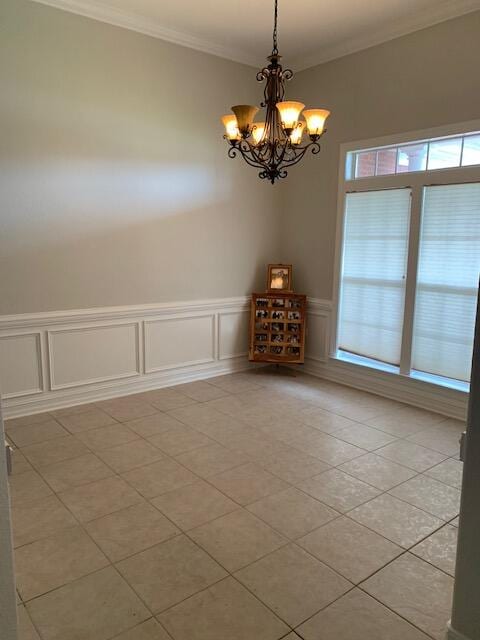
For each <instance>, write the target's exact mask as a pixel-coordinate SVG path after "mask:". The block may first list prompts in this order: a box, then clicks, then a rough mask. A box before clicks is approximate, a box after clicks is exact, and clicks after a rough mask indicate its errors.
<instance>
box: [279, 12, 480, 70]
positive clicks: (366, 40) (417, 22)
mask: <svg viewBox="0 0 480 640" xmlns="http://www.w3.org/2000/svg"><path fill="white" fill-rule="evenodd" d="M478 10H480V0H443V1H442V2H438V3H437V4H436V5H435V7H433V8H430V9H428V10H424V11H416V12H415V13H412V14H410V15H408V16H405V17H404V18H403V19H400V20H397V21H396V22H395V24H392V25H389V26H388V27H386V28H385V29H381V30H379V32H378V33H376V34H371V33H370V34H365V35H363V34H362V35H360V36H359V37H358V38H352V39H351V40H348V42H341V43H338V44H335V45H332V46H330V47H323V48H322V49H320V50H318V51H316V52H314V53H311V54H308V55H305V56H298V57H293V59H290V60H289V66H291V67H294V68H295V69H296V70H297V71H304V70H306V69H309V68H311V67H315V66H317V65H319V64H323V63H325V62H330V61H332V60H336V59H337V58H343V57H344V56H347V55H350V54H352V53H357V52H358V51H364V50H365V49H370V47H375V46H377V45H379V44H383V43H384V42H389V41H390V40H395V38H401V37H402V36H406V35H408V34H410V33H415V31H421V30H422V29H426V28H428V27H433V26H434V25H436V24H440V23H441V22H445V21H447V20H451V19H453V18H458V17H460V16H462V15H465V14H467V13H471V12H473V11H478Z"/></svg>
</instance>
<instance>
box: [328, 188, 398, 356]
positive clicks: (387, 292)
mask: <svg viewBox="0 0 480 640" xmlns="http://www.w3.org/2000/svg"><path fill="white" fill-rule="evenodd" d="M409 220H410V189H390V190H382V191H369V192H364V193H349V194H347V195H346V203H345V227H344V246H343V261H342V272H341V293H340V307H339V325H338V326H339V343H338V347H339V349H341V350H343V351H348V352H350V353H354V354H358V355H361V356H365V357H368V358H373V359H375V360H380V361H382V362H386V363H389V364H393V365H398V364H399V362H400V351H401V341H402V327H403V311H404V298H405V273H406V263H407V252H408V233H409Z"/></svg>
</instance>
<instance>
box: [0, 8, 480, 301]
mask: <svg viewBox="0 0 480 640" xmlns="http://www.w3.org/2000/svg"><path fill="white" fill-rule="evenodd" d="M0 24H1V25H2V33H1V38H0V83H1V84H0V86H1V87H2V91H1V92H0V119H1V122H2V125H3V126H2V135H1V136H0V269H1V274H2V278H1V280H0V314H6V313H19V312H29V311H45V310H59V309H71V308H87V307H98V306H100V307H103V306H110V305H127V304H137V303H138V304H140V303H148V302H162V301H178V300H191V299H202V298H212V297H227V296H236V295H243V294H246V293H248V292H249V291H251V290H252V289H255V288H258V287H263V286H264V278H265V264H266V263H268V262H269V261H277V260H278V259H282V260H283V261H285V262H292V263H293V264H294V268H295V271H294V280H295V287H296V289H297V290H301V291H305V292H306V293H308V294H309V295H312V296H315V297H319V298H327V299H330V298H331V296H332V282H333V262H334V245H335V220H336V197H337V183H338V157H339V145H340V143H341V142H350V141H353V140H356V139H365V138H370V137H376V136H382V135H388V134H389V133H396V132H405V131H412V130H415V129H422V128H427V127H432V126H436V125H441V124H444V123H445V124H446V123H452V122H458V121H462V120H470V119H473V118H478V117H479V115H480V111H479V105H480V80H479V78H480V76H479V75H478V70H477V64H478V60H479V59H480V38H478V34H479V33H480V12H476V13H471V14H468V15H466V16H464V17H461V18H458V19H456V20H451V21H449V22H445V23H443V24H440V25H437V26H435V27H432V28H430V29H426V30H423V31H419V32H417V33H414V34H411V35H409V36H405V37H403V38H399V39H397V40H394V41H391V42H388V43H385V44H383V45H380V46H377V47H373V48H371V49H368V50H366V51H362V52H359V53H356V54H353V55H350V56H346V57H344V58H341V59H339V60H336V61H333V62H330V63H327V64H324V65H320V66H318V67H315V68H312V69H308V70H306V71H304V72H301V73H297V75H296V76H295V78H294V80H293V81H292V82H291V83H290V85H289V87H288V96H289V97H292V98H298V99H302V100H303V101H304V102H306V103H307V104H308V105H310V106H325V107H328V108H329V109H331V111H332V116H331V118H330V121H329V126H328V129H329V130H328V133H327V135H326V136H325V138H324V142H323V144H322V146H323V151H322V153H321V155H320V156H319V157H316V158H307V159H306V160H305V161H304V162H303V163H302V166H300V167H295V168H293V169H292V170H291V172H290V175H289V178H288V180H287V181H286V182H285V183H283V184H279V185H275V187H272V186H271V185H270V184H266V183H263V182H260V181H259V180H258V178H257V177H256V172H255V170H254V169H252V168H250V167H247V166H246V165H245V164H244V163H243V162H242V161H241V160H240V159H237V160H235V161H234V160H228V159H227V158H226V148H225V145H224V142H223V140H222V139H221V135H222V131H221V125H220V123H219V121H218V117H219V116H220V115H221V114H222V113H224V112H226V111H228V109H229V107H230V105H231V104H234V103H242V102H252V101H253V102H258V101H259V99H260V94H261V92H260V89H261V88H260V87H259V86H258V85H257V83H256V82H255V70H254V69H252V68H249V67H246V66H244V65H240V64H236V63H233V62H228V61H225V60H221V59H219V58H216V57H214V56H209V55H206V54H202V53H198V52H195V51H192V50H190V49H186V48H183V47H179V46H176V45H172V44H168V43H165V42H162V41H160V40H157V39H154V38H149V37H147V36H143V35H141V34H138V33H134V32H130V31H127V30H124V29H120V28H117V27H113V26H110V25H106V24H103V23H100V22H96V21H93V20H89V19H86V18H82V17H80V16H77V15H73V14H69V13H66V12H62V11H59V10H56V9H52V8H50V7H47V6H44V5H41V4H37V3H33V2H29V1H28V0H3V2H2V3H1V6H0ZM261 62H262V61H261V60H259V65H260V64H261ZM280 209H281V210H280Z"/></svg>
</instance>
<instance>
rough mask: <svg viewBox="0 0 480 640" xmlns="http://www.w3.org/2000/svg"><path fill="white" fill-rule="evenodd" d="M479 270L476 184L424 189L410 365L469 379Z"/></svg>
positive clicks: (479, 207) (479, 193) (479, 209)
mask: <svg viewBox="0 0 480 640" xmlns="http://www.w3.org/2000/svg"><path fill="white" fill-rule="evenodd" d="M479 273H480V184H460V185H458V184H457V185H446V186H438V187H426V188H425V191H424V201H423V216H422V231H421V236H420V255H419V263H418V276H417V293H416V303H415V323H414V331H413V359H412V367H413V368H414V369H416V370H418V371H423V372H426V373H431V374H437V375H440V376H445V377H447V378H454V379H457V380H464V381H468V380H469V379H470V360H471V358H472V343H473V330H474V325H475V311H476V304H477V287H478V274H479Z"/></svg>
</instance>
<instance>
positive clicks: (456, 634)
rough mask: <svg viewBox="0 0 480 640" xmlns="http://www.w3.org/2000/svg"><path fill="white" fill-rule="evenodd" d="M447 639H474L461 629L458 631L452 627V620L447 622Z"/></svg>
mask: <svg viewBox="0 0 480 640" xmlns="http://www.w3.org/2000/svg"><path fill="white" fill-rule="evenodd" d="M447 640H474V639H473V638H467V636H464V635H463V633H460V631H456V630H455V629H454V628H453V627H452V622H451V621H449V622H448V623H447Z"/></svg>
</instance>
